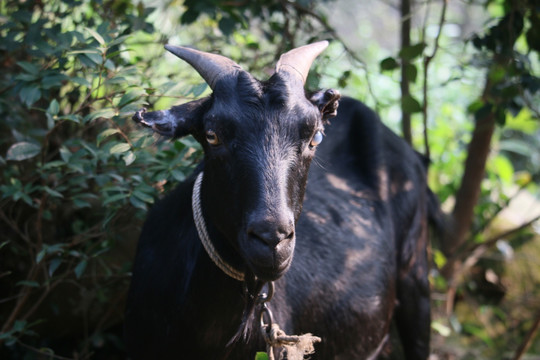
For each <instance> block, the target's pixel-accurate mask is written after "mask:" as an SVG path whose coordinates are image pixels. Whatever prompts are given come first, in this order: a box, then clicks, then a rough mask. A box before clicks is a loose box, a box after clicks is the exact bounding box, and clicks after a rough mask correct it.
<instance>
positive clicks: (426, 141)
mask: <svg viewBox="0 0 540 360" xmlns="http://www.w3.org/2000/svg"><path fill="white" fill-rule="evenodd" d="M447 6H448V0H443V7H442V10H441V18H440V20H439V32H438V33H437V37H436V38H435V44H434V47H433V52H432V53H431V55H429V56H426V57H425V58H424V79H423V80H424V83H423V88H422V90H423V91H422V92H423V97H424V101H423V105H422V118H423V122H424V147H425V153H424V155H425V156H426V157H427V158H428V159H430V155H431V154H430V151H429V139H428V125H427V123H428V114H427V111H428V95H427V92H428V91H427V90H428V81H427V79H428V68H429V64H430V63H431V61H432V60H433V58H435V55H437V50H439V40H440V38H441V34H442V29H443V26H444V21H445V18H446V8H447Z"/></svg>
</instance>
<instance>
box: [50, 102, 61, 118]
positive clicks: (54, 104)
mask: <svg viewBox="0 0 540 360" xmlns="http://www.w3.org/2000/svg"><path fill="white" fill-rule="evenodd" d="M59 111H60V105H59V104H58V101H56V99H53V101H51V103H50V104H49V107H48V108H47V112H48V113H49V114H51V115H56V114H58V112H59Z"/></svg>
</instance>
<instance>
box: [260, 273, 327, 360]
mask: <svg viewBox="0 0 540 360" xmlns="http://www.w3.org/2000/svg"><path fill="white" fill-rule="evenodd" d="M273 294H274V283H273V282H270V283H268V293H261V294H259V299H258V303H259V305H260V310H259V313H260V318H261V333H262V336H263V338H264V341H265V342H266V353H267V354H268V359H269V360H275V356H274V350H278V351H279V359H280V360H283V359H287V360H303V359H304V356H305V355H310V354H313V353H314V352H315V347H314V346H313V344H315V343H318V342H321V338H320V337H318V336H313V335H312V334H310V333H307V334H303V335H287V334H286V333H285V331H283V330H281V328H280V327H279V325H278V324H276V323H275V322H274V319H273V316H272V312H271V311H270V309H269V308H268V306H267V303H268V302H269V301H270V300H271V299H272V296H273ZM265 317H266V318H267V320H268V322H267V323H265Z"/></svg>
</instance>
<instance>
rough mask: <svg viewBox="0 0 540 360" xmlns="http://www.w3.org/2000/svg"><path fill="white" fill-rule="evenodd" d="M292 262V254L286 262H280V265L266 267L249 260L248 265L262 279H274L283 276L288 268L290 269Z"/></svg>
mask: <svg viewBox="0 0 540 360" xmlns="http://www.w3.org/2000/svg"><path fill="white" fill-rule="evenodd" d="M291 262H292V256H291V257H289V259H287V261H285V263H282V264H280V265H279V266H278V267H266V266H261V265H256V264H251V263H249V262H248V266H249V268H250V269H251V271H252V272H253V274H254V275H255V276H256V277H257V278H258V279H260V280H263V281H274V280H277V279H279V278H281V277H282V276H283V275H285V273H286V272H287V270H289V267H290V265H291Z"/></svg>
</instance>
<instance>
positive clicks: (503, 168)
mask: <svg viewBox="0 0 540 360" xmlns="http://www.w3.org/2000/svg"><path fill="white" fill-rule="evenodd" d="M492 161H493V165H492V166H493V168H494V172H495V173H496V174H497V175H498V176H499V178H500V179H501V181H502V182H503V183H505V184H507V185H511V184H512V180H513V178H514V167H513V166H512V163H511V162H510V160H508V158H507V157H506V156H503V155H497V156H496V157H495V158H494V159H493V160H492Z"/></svg>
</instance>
